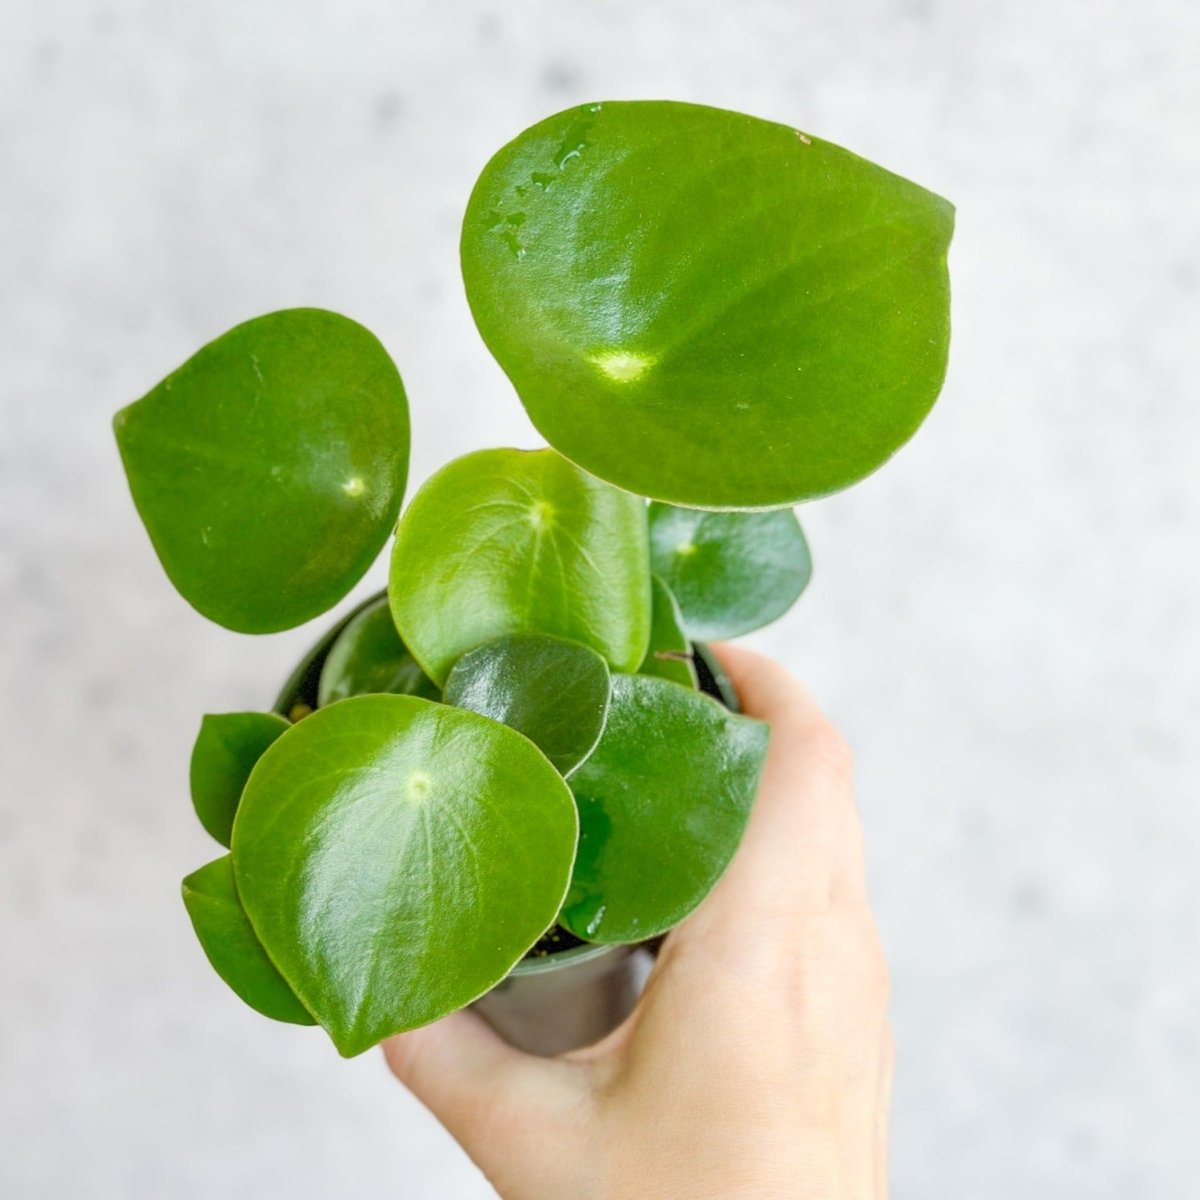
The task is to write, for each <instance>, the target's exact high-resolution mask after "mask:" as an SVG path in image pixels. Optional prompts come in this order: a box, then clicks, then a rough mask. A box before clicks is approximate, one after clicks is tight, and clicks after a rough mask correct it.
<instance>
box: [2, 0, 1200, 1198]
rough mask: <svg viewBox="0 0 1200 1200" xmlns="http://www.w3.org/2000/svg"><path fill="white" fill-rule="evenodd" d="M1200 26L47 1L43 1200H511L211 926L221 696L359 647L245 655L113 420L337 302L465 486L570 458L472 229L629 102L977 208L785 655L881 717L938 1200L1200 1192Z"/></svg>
mask: <svg viewBox="0 0 1200 1200" xmlns="http://www.w3.org/2000/svg"><path fill="white" fill-rule="evenodd" d="M1198 21H1200V9H1198V7H1197V6H1196V4H1195V3H1194V0H1141V3H1138V4H1130V3H1127V2H1126V0H1008V2H1007V3H1000V2H998V0H996V2H993V0H974V2H973V3H969V4H966V3H954V2H952V0H890V2H889V0H809V2H808V3H799V2H795V0H787V2H785V0H773V2H772V0H737V2H736V3H734V2H729V3H717V2H716V0H691V2H689V3H684V2H681V0H660V2H658V3H654V4H647V3H645V2H644V0H588V2H587V3H578V2H576V3H562V0H530V2H528V3H523V4H516V5H499V4H493V3H477V2H474V0H460V2H458V3H454V4H451V3H446V2H445V0H442V2H440V3H439V2H437V0H425V2H422V3H403V2H401V0H343V2H342V3H338V4H334V3H331V2H329V0H300V2H297V0H287V2H284V0H247V2H245V3H241V4H224V5H216V4H208V5H201V4H194V3H192V4H182V3H175V2H174V0H108V2H103V0H101V2H98V3H93V4H85V3H82V0H7V3H6V4H5V5H4V12H3V18H2V23H0V250H2V258H0V612H2V613H3V623H2V624H0V682H2V686H0V711H2V713H3V718H2V720H0V777H2V781H3V782H2V785H0V1194H3V1195H4V1196H5V1197H10V1196H11V1197H13V1198H14V1200H49V1198H54V1200H61V1198H62V1197H67V1196H71V1197H88V1198H92V1197H95V1198H99V1200H151V1198H153V1200H161V1198H162V1197H170V1198H171V1200H192V1198H196V1200H208V1198H211V1197H216V1196H230V1197H243V1196H245V1197H250V1196H254V1197H259V1198H262V1200H272V1198H275V1197H285V1196H286V1197H288V1200H301V1198H305V1197H314V1198H315V1197H326V1196H351V1195H354V1196H379V1197H384V1196H389V1197H391V1196H403V1197H414V1198H418V1200H420V1198H423V1197H438V1198H443V1197H444V1198H448V1200H455V1198H468V1197H470V1198H475V1197H482V1196H486V1195H489V1194H490V1193H489V1190H488V1188H487V1187H486V1185H485V1184H484V1183H483V1181H482V1180H481V1179H480V1178H479V1177H478V1175H477V1174H476V1173H475V1172H474V1171H473V1169H472V1168H471V1167H470V1166H469V1165H468V1164H466V1163H465V1162H464V1160H463V1159H462V1158H461V1157H460V1155H459V1154H458V1152H457V1151H456V1149H455V1148H454V1146H453V1145H452V1143H451V1142H450V1141H449V1139H448V1138H447V1137H446V1136H445V1135H444V1134H442V1133H441V1131H440V1130H439V1129H438V1128H437V1126H436V1125H435V1123H434V1122H433V1121H432V1120H431V1119H430V1118H429V1117H427V1116H426V1115H425V1114H424V1113H423V1112H422V1111H421V1110H420V1109H419V1108H418V1106H417V1105H416V1104H415V1103H414V1102H413V1101H412V1100H410V1099H409V1098H408V1097H406V1096H405V1095H404V1094H402V1092H401V1091H400V1089H399V1088H397V1087H395V1086H393V1085H392V1083H391V1082H390V1080H389V1079H388V1078H387V1077H386V1076H385V1074H384V1071H383V1068H382V1065H381V1063H380V1062H379V1061H378V1059H377V1057H376V1056H375V1055H368V1056H367V1057H365V1058H363V1059H360V1060H356V1061H354V1062H352V1063H349V1064H345V1063H342V1062H341V1061H339V1060H338V1059H337V1058H336V1057H335V1056H334V1054H333V1052H332V1051H331V1050H330V1049H329V1048H328V1046H327V1045H325V1044H324V1043H323V1041H322V1039H321V1038H320V1037H319V1036H316V1035H314V1034H312V1033H310V1032H307V1031H303V1030H295V1029H291V1028H285V1027H282V1026H273V1025H271V1024H269V1023H267V1022H264V1021H262V1020H259V1019H258V1018H256V1017H255V1016H254V1015H253V1014H252V1013H250V1012H248V1011H247V1010H244V1009H243V1008H242V1007H241V1006H240V1005H239V1004H238V1002H237V1001H236V1000H234V999H233V998H231V997H230V996H229V995H227V994H226V992H225V991H224V989H223V987H222V985H221V984H220V982H219V981H218V980H216V978H215V977H213V976H212V975H211V973H210V972H209V970H208V967H207V965H206V964H205V962H204V961H203V958H202V956H201V954H200V953H199V951H198V949H197V947H196V946H195V945H194V944H193V942H192V938H191V934H190V932H189V929H188V926H187V921H186V917H185V914H184V911H183V909H182V906H181V905H180V904H179V902H178V900H177V895H176V889H177V885H178V880H179V878H180V877H181V876H182V875H183V874H184V873H185V872H186V871H188V870H190V869H191V868H193V867H194V866H196V865H197V864H199V863H200V862H202V861H204V860H205V859H206V858H207V857H209V856H210V855H211V854H212V847H211V844H209V843H208V842H207V840H206V838H205V836H204V834H203V833H202V832H201V831H200V829H199V828H198V826H197V825H196V824H195V822H194V820H193V818H192V815H191V813H190V811H189V806H188V802H187V798H186V789H185V769H186V759H187V753H188V749H189V746H190V741H191V738H192V736H193V733H194V730H195V726H196V723H197V719H198V714H199V713H201V712H203V711H205V710H210V709H215V710H227V709H231V708H237V707H240V706H254V705H256V704H260V703H262V702H263V701H264V700H265V699H266V698H267V697H269V695H270V693H271V690H272V685H273V683H274V682H275V681H276V680H277V679H278V678H279V677H280V675H281V674H282V673H283V671H284V669H285V667H286V665H287V664H288V663H289V660H290V659H291V658H292V657H293V656H294V655H295V654H296V653H297V652H298V650H299V648H300V647H301V646H302V645H304V644H305V643H306V642H307V641H308V640H309V639H310V637H311V636H312V635H311V631H299V632H296V633H293V634H290V635H285V636H281V637H278V638H275V639H265V640H254V639H248V638H239V637H237V636H235V635H232V634H227V633H225V632H223V631H221V630H219V629H216V628H214V627H208V626H207V625H206V624H205V622H203V621H202V620H200V619H199V618H198V617H196V616H195V615H194V614H193V613H192V612H191V611H190V610H189V609H188V608H187V607H186V605H184V604H183V602H182V601H180V600H179V599H177V598H176V597H175V596H174V594H173V593H172V592H171V590H170V588H169V586H168V585H167V584H166V582H165V580H164V579H163V578H162V577H161V575H160V572H159V569H158V566H157V564H156V562H155V560H154V558H153V555H152V553H151V550H150V547H149V545H148V543H147V541H146V539H145V538H144V536H143V534H142V531H141V529H140V527H139V526H138V524H137V520H136V518H135V516H134V514H133V511H132V508H131V506H130V504H129V501H128V498H127V496H126V494H125V490H124V484H123V482H122V479H121V476H120V471H119V467H118V464H117V459H116V454H115V451H114V447H113V445H112V441H111V438H110V435H109V431H108V424H107V423H108V419H109V415H110V413H111V412H112V411H113V410H114V409H116V408H117V407H118V406H120V405H121V404H123V403H125V402H126V401H128V400H129V399H131V398H132V397H134V396H136V395H138V394H140V392H141V391H142V390H144V389H146V388H147V387H149V386H150V385H151V384H153V383H154V382H155V381H157V380H158V379H159V378H160V377H161V376H162V375H163V374H164V373H165V372H166V371H167V370H169V369H170V368H172V367H174V366H175V365H177V364H178V363H179V362H180V361H181V360H182V359H183V358H184V357H185V356H186V355H188V354H189V353H190V352H191V351H192V350H193V349H194V348H195V347H196V346H198V345H199V344H200V343H201V342H202V341H203V340H205V339H207V338H208V337H210V336H212V335H215V334H216V333H218V332H219V331H221V330H222V329H224V328H225V327H227V326H228V325H230V324H232V323H234V322H235V321H236V320H239V319H242V318H244V317H247V316H250V315H253V314H255V313H258V312H260V311H264V310H267V309H271V308H274V307H280V306H285V305H289V304H297V303H313V304H319V305H324V306H327V307H331V308H336V309H340V310H343V311H345V312H347V313H349V314H351V315H353V316H355V317H357V318H358V319H359V320H361V321H363V322H365V323H366V324H368V325H369V326H370V327H371V328H372V329H374V330H375V331H376V332H377V333H378V334H379V335H380V336H381V337H382V339H383V341H384V342H385V344H386V345H387V346H388V347H389V349H390V350H391V351H392V352H393V353H394V355H395V356H396V358H397V360H398V362H399V363H400V365H401V369H402V370H403V372H404V375H405V379H406V381H407V384H408V387H409V392H410V396H411V398H412V401H413V404H414V417H415V430H414V433H415V454H416V457H415V464H414V477H415V479H416V480H420V479H421V478H423V477H424V476H425V475H427V474H428V473H429V472H430V471H431V470H433V469H434V468H435V467H436V466H437V465H439V464H440V463H441V462H442V461H443V460H445V459H446V458H448V457H449V456H452V455H455V454H459V453H461V452H464V451H467V450H470V449H474V448H476V447H480V446H485V445H489V444H496V443H498V444H506V443H515V444H526V445H528V444H533V440H534V439H533V434H532V431H531V429H530V428H529V426H528V424H527V423H526V421H525V419H524V417H523V415H522V413H521V410H520V408H519V406H518V405H517V403H516V401H515V399H514V398H513V396H512V394H511V392H510V390H509V388H508V386H507V384H506V382H505V380H504V378H503V377H502V375H501V374H500V372H499V370H498V369H497V368H496V367H495V366H494V365H493V363H492V362H491V361H490V360H489V358H488V356H487V354H486V352H485V351H484V350H483V347H482V345H481V344H480V343H479V342H478V340H477V338H476V336H475V334H474V331H473V328H472V325H471V321H470V317H469V315H468V312H467V308H466V305H465V303H464V300H463V296H462V291H461V287H460V284H459V281H458V277H457V266H456V239H457V225H458V221H459V218H460V214H461V211H462V207H463V204H464V202H465V200H466V196H467V193H468V190H469V188H470V185H471V183H472V181H473V179H474V176H475V174H476V172H477V171H478V170H479V168H480V167H481V165H482V164H483V162H484V161H485V159H486V157H487V156H488V154H489V152H490V151H491V150H492V149H494V148H495V147H496V146H498V145H499V144H500V143H501V141H503V140H504V139H505V138H507V137H508V136H510V135H512V134H513V133H515V132H516V131H517V130H519V129H520V128H522V127H523V126H524V125H526V124H528V123H530V122H532V121H533V120H535V119H537V118H538V117H540V116H543V115H545V114H546V113H548V112H550V111H553V110H556V109H558V108H560V107H565V106H566V105H568V104H571V103H576V102H581V101H584V100H591V99H609V98H618V97H628V96H672V97H678V98H684V99H691V100H697V101H705V102H709V103H713V104H718V105H725V106H728V107H733V108H738V109H744V110H747V111H750V112H755V113H758V114H761V115H763V116H769V117H775V118H779V119H781V120H784V121H787V122H789V123H794V124H799V125H802V126H804V127H806V128H810V129H812V130H814V131H816V132H818V133H820V134H822V135H824V136H826V137H829V138H831V139H833V140H835V141H839V142H842V143H843V144H845V145H847V146H850V147H852V148H854V149H856V150H858V151H860V152H861V153H864V154H866V155H867V156H869V157H872V158H875V159H877V160H879V161H881V162H883V163H884V164H886V165H889V166H891V167H893V168H895V169H897V170H899V171H901V172H903V173H905V174H908V175H911V176H912V177H914V178H916V179H918V180H920V181H922V182H924V183H926V184H928V185H929V186H931V187H933V188H935V189H937V190H938V191H941V192H943V193H944V194H945V195H948V196H950V197H951V198H953V199H954V200H955V201H956V202H957V204H958V206H959V233H958V238H957V242H956V246H955V249H954V252H953V257H952V266H953V270H954V278H955V282H956V322H957V326H956V344H955V351H954V355H953V360H952V370H951V378H950V381H949V385H948V387H947V390H946V393H945V395H944V399H943V401H942V404H941V406H940V407H939V408H938V410H937V411H936V413H935V414H934V416H933V417H932V418H931V419H930V420H929V422H928V424H927V426H926V428H925V429H924V431H923V432H922V434H921V435H920V436H919V438H918V439H917V441H916V442H915V443H914V444H913V445H912V446H911V447H910V448H909V449H907V450H906V451H904V452H903V453H902V454H901V456H900V457H899V458H898V459H897V460H896V461H895V462H894V463H893V464H892V465H891V466H889V467H888V468H887V469H886V470H885V471H883V472H882V473H881V474H880V475H878V476H877V477H876V478H874V479H872V480H870V481H869V482H868V483H866V484H864V485H863V486H861V487H859V488H857V489H855V490H854V491H853V492H851V493H849V494H847V495H843V496H839V497H837V498H834V499H831V500H828V501H826V502H823V503H820V504H817V505H813V506H811V508H809V509H808V510H806V511H805V513H804V514H803V515H804V517H805V520H806V524H807V526H808V528H809V533H810V537H811V539H812V542H813V544H814V548H815V553H816V556H817V564H818V567H817V577H816V580H815V582H814V584H813V587H812V590H811V593H810V594H809V595H808V596H807V597H806V598H805V600H804V601H803V602H802V604H801V606H800V607H799V608H798V609H797V610H796V611H795V612H794V613H793V614H792V615H791V617H789V618H788V619H787V620H786V621H785V622H784V623H783V625H782V626H781V627H779V628H778V629H777V630H775V631H773V632H771V633H770V634H769V635H768V636H765V637H763V638H762V639H761V643H762V644H763V645H764V646H766V647H767V648H769V649H770V650H771V651H773V652H775V653H777V654H779V655H780V656H782V657H783V658H784V659H786V660H787V662H788V663H789V664H791V665H792V666H793V667H794V669H795V670H796V671H798V672H799V673H800V674H801V675H802V676H803V677H804V678H805V679H807V680H808V682H809V683H810V684H811V686H812V687H813V688H814V689H815V690H816V691H817V693H818V695H819V696H820V697H821V698H822V699H823V701H824V703H825V704H826V706H827V707H828V708H829V709H830V711H831V712H832V713H833V714H834V715H835V716H836V718H837V720H838V721H839V722H840V723H841V725H842V726H843V727H844V728H845V729H846V731H847V732H848V734H849V736H850V737H851V739H852V741H853V742H854V744H855V746H856V749H857V752H858V760H859V764H860V779H861V799H862V807H863V810H864V815H865V819H866V823H867V830H868V835H869V839H870V851H871V857H872V864H871V865H872V873H873V886H874V893H875V896H876V899H877V903H878V908H879V915H880V919H881V922H882V924H883V927H884V932H885V935H886V939H887V942H888V945H889V949H890V953H891V958H892V962H893V965H894V973H895V1017H896V1024H897V1027H898V1038H899V1045H900V1067H899V1076H898V1081H897V1095H896V1102H895V1130H894V1134H895V1137H894V1178H895V1190H896V1194H897V1195H898V1196H929V1197H936V1196H969V1197H972V1200H993V1198H995V1200H1008V1198H1009V1197H1011V1196H1013V1195H1021V1194H1036V1195H1039V1196H1053V1197H1055V1198H1056V1200H1073V1198H1075V1197H1080V1198H1082V1197H1087V1198H1088V1200H1118V1198H1119V1200H1127V1198H1128V1197H1131V1196H1136V1197H1139V1198H1162V1200H1168V1198H1169V1200H1174V1198H1175V1197H1179V1196H1181V1195H1183V1194H1185V1193H1186V1192H1187V1191H1188V1189H1189V1187H1190V1186H1193V1185H1194V1181H1195V1180H1196V1179H1197V1178H1200V1141H1198V1140H1197V1138H1196V1136H1195V1118H1196V1103H1197V1098H1198V1097H1200V1032H1198V1028H1200V1026H1198V1022H1200V1017H1198V1014H1200V963H1198V962H1197V948H1198V946H1200V915H1198V914H1200V885H1198V883H1197V878H1198V863H1200V760H1198V755H1197V745H1196V743H1197V734H1196V731H1197V729H1198V728H1200V703H1198V701H1200V690H1198V689H1197V686H1196V680H1195V676H1196V673H1197V665H1198V664H1200V635H1198V621H1197V610H1198V605H1197V601H1198V599H1200V597H1198V595H1197V592H1198V590H1200V588H1198V582H1200V581H1198V571H1197V565H1196V555H1195V546H1196V535H1197V526H1198V524H1200V487H1198V482H1197V479H1198V477H1197V463H1198V462H1200V404H1198V403H1197V399H1198V397H1197V394H1196V390H1197V384H1196V379H1197V376H1198V374H1200V372H1198V370H1197V368H1198V367H1200V363H1198V362H1197V345H1196V331H1197V328H1198V320H1197V318H1198V317H1200V312H1198V311H1197V310H1198V305H1197V288H1198V286H1200V240H1198V234H1197V226H1196V221H1195V212H1196V196H1197V191H1198V188H1200V140H1198V139H1197V137H1196V123H1197V115H1198V110H1200V90H1198V86H1197V78H1198V73H1197V70H1196V63H1197V60H1198V56H1200V23H1198ZM377 580H378V574H376V575H374V576H373V577H372V580H371V581H368V583H366V584H364V585H363V588H361V589H360V592H362V591H365V590H366V589H367V588H368V587H369V586H371V585H372V583H373V582H375V581H377ZM564 1150H565V1151H566V1150H569V1148H566V1147H565V1148H564ZM1189 1181H1191V1183H1189Z"/></svg>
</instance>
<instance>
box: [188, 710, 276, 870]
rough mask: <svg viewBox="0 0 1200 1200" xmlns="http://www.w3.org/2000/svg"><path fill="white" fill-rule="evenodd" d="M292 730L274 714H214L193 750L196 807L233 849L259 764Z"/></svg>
mask: <svg viewBox="0 0 1200 1200" xmlns="http://www.w3.org/2000/svg"><path fill="white" fill-rule="evenodd" d="M290 728H291V726H290V725H289V724H288V722H287V721H285V720H284V719H283V718H282V717H280V716H276V714H275V713H260V712H237V713H209V714H208V715H207V716H206V717H205V718H204V719H203V720H202V721H201V722H200V732H199V733H198V734H197V735H196V742H195V745H194V746H193V747H192V763H191V772H190V777H191V787H192V806H193V807H194V808H195V810H196V816H198V817H199V818H200V824H201V825H203V826H204V828H205V829H206V830H207V831H208V832H209V833H210V834H211V835H212V836H213V837H214V838H216V839H217V841H218V842H220V843H221V845H222V846H225V847H228V846H229V840H230V837H231V836H232V833H233V818H234V815H235V814H236V812H237V808H238V801H239V800H241V798H242V790H243V789H244V788H245V786H246V780H247V779H249V778H250V772H251V771H252V770H254V764H255V763H256V762H258V760H259V759H260V758H262V756H263V752H264V751H265V750H266V748H267V747H268V746H269V745H270V744H271V743H272V742H273V741H274V740H275V739H276V738H277V737H279V735H280V734H282V733H286V732H287V731H288V729H290Z"/></svg>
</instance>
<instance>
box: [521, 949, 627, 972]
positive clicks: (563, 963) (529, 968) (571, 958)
mask: <svg viewBox="0 0 1200 1200" xmlns="http://www.w3.org/2000/svg"><path fill="white" fill-rule="evenodd" d="M633 949H634V947H633V946H631V945H627V944H626V943H624V942H611V943H596V942H589V943H586V944H585V945H582V946H572V947H571V949H570V950H561V951H559V953H557V954H544V955H542V956H541V957H540V958H523V959H521V961H520V962H519V963H517V965H516V966H515V967H513V969H512V970H511V971H510V972H509V976H510V977H511V976H513V975H544V974H547V973H549V972H551V971H560V970H563V969H564V968H566V967H572V966H576V965H578V964H579V963H585V962H592V961H594V960H595V959H598V958H606V957H608V956H609V955H611V954H615V953H617V952H619V951H626V952H631V951H632V950H633Z"/></svg>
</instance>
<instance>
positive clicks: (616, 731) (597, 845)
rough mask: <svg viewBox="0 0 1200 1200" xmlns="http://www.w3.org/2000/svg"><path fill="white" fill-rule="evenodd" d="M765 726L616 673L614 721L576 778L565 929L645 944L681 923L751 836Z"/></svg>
mask: <svg viewBox="0 0 1200 1200" xmlns="http://www.w3.org/2000/svg"><path fill="white" fill-rule="evenodd" d="M766 750H767V727H766V725H764V724H763V723H762V722H761V721H755V720H752V719H751V718H749V717H739V716H736V715H734V714H733V713H731V712H729V711H728V710H727V709H725V708H722V707H721V705H719V704H718V703H717V702H716V701H715V700H712V699H710V698H709V697H708V696H702V695H700V694H699V693H698V692H694V691H689V690H687V689H685V688H682V687H680V686H679V685H678V684H674V683H670V682H668V681H667V680H665V679H655V678H653V677H651V676H647V675H614V676H613V688H612V700H611V702H610V704H609V713H608V723H607V724H606V725H605V727H604V735H603V737H601V739H600V744H599V745H598V746H597V747H596V749H595V750H594V751H593V752H592V756H591V757H590V758H589V759H588V760H587V762H585V763H584V764H583V766H581V767H580V768H579V770H578V771H576V772H575V774H574V775H573V776H572V777H571V790H572V791H573V792H574V793H575V801H576V803H577V804H578V806H579V850H578V853H577V855H576V859H575V869H574V872H573V874H572V878H571V890H570V891H569V892H568V894H567V901H566V904H565V905H564V906H563V911H562V913H561V915H560V916H559V921H560V922H561V923H562V924H563V925H565V926H566V928H568V929H569V930H570V931H571V932H572V933H574V934H575V935H576V936H577V937H581V938H584V939H586V940H587V941H590V942H636V941H641V940H642V939H644V938H648V937H653V936H654V935H655V934H658V933H662V932H663V931H665V930H667V929H670V928H671V927H672V926H673V925H676V924H678V923H679V922H680V921H682V920H683V918H684V917H686V916H687V915H688V913H690V912H691V911H692V909H694V908H695V907H696V905H697V904H699V903H700V901H701V900H703V899H704V897H705V896H707V895H708V893H709V891H710V890H711V889H712V886H713V884H715V883H716V881H717V880H718V879H719V878H720V877H721V873H722V872H723V871H724V870H725V867H726V866H727V865H728V863H729V860H730V859H731V858H732V857H733V852H734V850H736V849H737V844H738V842H739V841H740V839H741V836H742V830H743V829H744V828H745V825H746V819H747V817H748V816H749V813H750V807H751V805H752V804H753V802H754V794H755V791H756V790H757V788H758V777H759V775H760V773H761V771H762V765H763V760H764V757H765V755H766Z"/></svg>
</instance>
